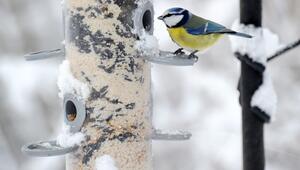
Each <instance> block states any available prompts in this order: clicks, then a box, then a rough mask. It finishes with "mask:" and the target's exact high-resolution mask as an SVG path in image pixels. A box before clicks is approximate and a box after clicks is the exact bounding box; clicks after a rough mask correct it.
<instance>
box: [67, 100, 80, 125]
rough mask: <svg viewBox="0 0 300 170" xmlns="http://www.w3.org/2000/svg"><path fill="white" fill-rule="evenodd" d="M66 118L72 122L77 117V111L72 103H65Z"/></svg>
mask: <svg viewBox="0 0 300 170" xmlns="http://www.w3.org/2000/svg"><path fill="white" fill-rule="evenodd" d="M65 112H66V118H67V120H68V121H70V122H73V121H74V120H75V119H76V117H77V109H76V106H75V104H74V103H73V102H72V101H70V100H69V101H67V103H66V110H65Z"/></svg>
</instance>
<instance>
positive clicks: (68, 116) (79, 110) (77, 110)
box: [64, 94, 86, 133]
mask: <svg viewBox="0 0 300 170" xmlns="http://www.w3.org/2000/svg"><path fill="white" fill-rule="evenodd" d="M85 117H86V110H85V104H84V102H83V100H79V99H78V98H77V97H76V96H75V95H73V94H66V95H65V96H64V121H65V123H66V124H67V125H69V126H70V131H71V132H73V133H75V132H78V131H80V129H81V127H82V125H83V122H84V120H85Z"/></svg>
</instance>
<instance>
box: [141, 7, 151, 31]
mask: <svg viewBox="0 0 300 170" xmlns="http://www.w3.org/2000/svg"><path fill="white" fill-rule="evenodd" d="M143 27H144V29H145V30H146V31H147V32H150V31H151V29H152V14H151V11H150V10H147V11H145V12H144V15H143Z"/></svg>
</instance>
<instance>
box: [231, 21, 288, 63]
mask: <svg viewBox="0 0 300 170" xmlns="http://www.w3.org/2000/svg"><path fill="white" fill-rule="evenodd" d="M232 30H234V31H237V32H242V33H246V34H249V35H252V36H253V38H251V39H249V38H243V37H237V36H230V40H231V48H232V51H233V52H239V53H241V54H242V55H244V54H248V55H249V57H250V58H252V59H253V60H254V61H256V62H259V63H261V64H264V65H265V64H266V60H267V57H269V56H271V55H272V54H274V53H275V52H276V51H277V50H279V49H280V48H281V47H283V45H281V44H280V42H279V38H278V36H277V35H276V34H275V33H273V32H271V31H270V30H269V29H267V28H256V27H254V25H243V24H240V23H239V21H238V20H236V21H235V22H234V23H233V26H232Z"/></svg>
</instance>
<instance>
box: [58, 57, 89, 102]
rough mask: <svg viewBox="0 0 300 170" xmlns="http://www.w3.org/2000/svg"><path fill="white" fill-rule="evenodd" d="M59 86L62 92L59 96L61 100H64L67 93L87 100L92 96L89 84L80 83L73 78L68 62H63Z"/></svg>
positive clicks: (60, 68) (60, 69)
mask: <svg viewBox="0 0 300 170" xmlns="http://www.w3.org/2000/svg"><path fill="white" fill-rule="evenodd" d="M57 85H58V88H59V90H60V92H59V94H58V95H59V97H60V98H63V96H64V95H65V94H67V93H71V94H74V95H75V96H78V97H81V98H82V99H87V98H88V97H89V95H90V90H89V87H88V86H87V84H84V83H82V82H80V81H79V80H77V79H76V78H75V77H74V76H73V74H72V72H71V68H70V63H69V61H68V60H65V61H63V63H62V64H61V65H60V67H59V75H58V80H57Z"/></svg>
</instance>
